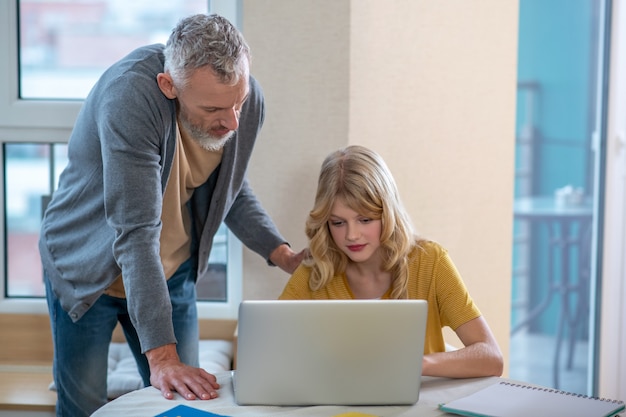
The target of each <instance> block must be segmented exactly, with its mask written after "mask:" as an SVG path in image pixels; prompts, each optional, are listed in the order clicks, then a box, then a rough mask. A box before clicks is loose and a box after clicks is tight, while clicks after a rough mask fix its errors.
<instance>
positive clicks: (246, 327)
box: [234, 300, 427, 405]
mask: <svg viewBox="0 0 626 417" xmlns="http://www.w3.org/2000/svg"><path fill="white" fill-rule="evenodd" d="M426 315H427V303H426V301H425V300H323V301H322V300H290V301H284V300H281V301H278V300H271V301H270V300H263V301H259V300H246V301H243V302H242V303H241V304H240V307H239V322H238V339H237V370H236V371H235V374H234V382H235V386H234V389H235V400H236V402H237V403H238V404H241V405H244V404H256V405H322V404H335V405H380V404H386V405H391V404H413V403H415V402H417V400H418V398H419V389H420V384H421V371H422V358H423V352H424V335H425V329H426Z"/></svg>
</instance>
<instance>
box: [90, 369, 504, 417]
mask: <svg viewBox="0 0 626 417" xmlns="http://www.w3.org/2000/svg"><path fill="white" fill-rule="evenodd" d="M215 376H216V377H217V381H218V382H219V383H220V385H221V388H220V390H219V394H220V397H219V398H216V399H213V400H208V401H200V400H196V401H187V400H185V399H183V398H182V397H180V396H178V395H176V398H175V399H173V400H166V399H165V398H163V396H162V395H161V392H160V391H158V390H157V389H156V388H153V387H148V388H144V389H141V390H138V391H133V392H130V393H128V394H125V395H123V396H121V397H119V398H117V399H116V400H114V401H111V402H110V403H108V404H106V405H105V406H104V407H102V408H100V409H99V410H98V411H96V412H95V413H94V414H93V415H92V417H104V416H124V417H133V416H137V417H151V416H155V415H157V414H160V413H162V412H164V411H167V410H169V409H170V408H173V407H174V406H176V405H178V404H186V405H188V406H190V407H194V408H198V409H201V410H207V411H210V412H212V413H216V414H222V415H225V416H255V417H257V416H319V417H332V416H335V415H337V414H340V413H347V412H349V411H359V412H362V413H369V414H373V415H376V416H381V417H391V416H394V417H395V416H403V417H409V416H420V417H431V416H450V414H446V413H444V412H441V411H439V410H438V408H437V406H438V405H439V404H441V403H445V402H448V401H451V400H454V399H457V398H461V397H464V396H466V395H469V394H472V393H474V392H476V391H478V390H480V389H482V388H484V387H486V386H488V385H491V384H494V383H497V382H499V381H503V380H504V379H503V378H496V377H489V378H471V379H447V378H432V377H424V379H423V381H422V389H421V391H420V396H419V401H418V402H417V403H416V404H414V405H412V406H363V407H348V406H309V407H267V406H238V405H237V404H236V403H235V399H234V396H233V386H232V379H231V372H230V371H227V372H220V373H216V374H215Z"/></svg>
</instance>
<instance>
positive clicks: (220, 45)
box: [163, 14, 250, 88]
mask: <svg viewBox="0 0 626 417" xmlns="http://www.w3.org/2000/svg"><path fill="white" fill-rule="evenodd" d="M163 54H164V55H165V68H164V71H165V72H167V73H169V74H170V75H171V77H172V79H173V81H174V84H175V85H177V86H178V87H179V88H182V87H184V86H185V84H186V82H187V79H188V77H189V76H190V74H191V73H192V72H193V71H194V70H196V69H199V68H203V67H206V66H208V67H210V68H211V69H212V70H213V72H214V73H215V74H216V75H217V76H218V78H219V80H220V81H221V82H222V83H224V84H227V85H234V84H237V82H239V80H240V79H241V78H242V77H247V76H248V74H249V65H250V48H249V47H248V44H247V43H246V41H245V39H244V38H243V35H242V34H241V32H239V30H237V28H236V27H235V26H233V25H232V23H230V22H229V21H228V20H227V19H225V18H224V17H222V16H219V15H216V14H211V15H206V14H196V15H193V16H189V17H187V18H184V19H182V20H181V21H180V22H179V23H178V25H176V27H175V28H174V29H173V30H172V34H171V35H170V37H169V39H168V41H167V44H166V45H165V50H164V51H163Z"/></svg>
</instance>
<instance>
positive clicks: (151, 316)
mask: <svg viewBox="0 0 626 417" xmlns="http://www.w3.org/2000/svg"><path fill="white" fill-rule="evenodd" d="M249 59H250V56H249V48H248V46H247V44H246V42H245V40H244V39H243V37H242V35H241V34H240V33H239V32H238V31H237V30H236V28H234V27H233V26H232V25H231V24H230V23H229V22H228V21H227V20H226V19H224V18H222V17H220V16H216V15H210V16H207V15H195V16H191V17H189V18H186V19H183V20H182V21H181V22H180V23H179V24H178V26H177V27H176V28H174V30H173V31H172V34H171V36H170V38H169V40H168V42H167V44H166V46H165V47H163V45H151V46H146V47H143V48H139V49H137V50H135V51H134V52H132V53H130V54H129V55H128V56H127V57H125V58H123V59H122V60H121V61H119V62H117V63H116V64H114V65H113V66H112V67H111V68H109V69H108V70H107V71H106V72H105V73H104V74H103V75H102V77H101V78H100V80H99V81H98V83H97V84H96V85H95V86H94V88H93V90H92V91H91V93H90V94H89V96H88V97H87V99H86V100H85V103H84V105H83V108H82V109H81V112H80V114H79V116H78V119H77V121H76V124H75V126H74V130H73V132H72V135H71V137H70V140H69V145H68V158H69V162H68V165H67V167H66V169H65V171H64V172H63V173H62V175H61V177H60V181H59V187H58V189H57V190H56V191H55V193H54V196H53V198H52V200H51V202H50V204H49V206H48V208H47V210H46V213H45V216H44V220H43V224H42V228H41V237H40V242H39V248H40V252H41V258H42V263H43V268H44V276H45V283H46V289H47V299H48V308H49V311H50V320H51V326H52V334H53V342H54V348H55V349H54V381H55V384H56V387H57V392H58V401H57V415H64V416H71V417H77V416H82V415H90V414H91V413H92V412H93V411H95V410H96V409H97V408H99V407H100V406H101V405H103V404H104V403H105V402H106V401H107V397H106V371H107V354H108V346H109V343H110V341H111V334H112V331H113V329H114V327H115V326H116V324H117V322H118V321H119V322H120V323H121V325H122V328H123V330H124V333H125V336H126V339H127V341H128V343H129V345H130V347H131V349H132V350H133V353H134V355H135V358H136V360H137V363H138V366H139V370H140V373H141V375H142V378H143V380H144V383H145V384H146V385H149V384H152V385H153V386H155V387H156V388H158V389H160V390H161V392H162V394H163V396H164V397H165V398H173V392H174V391H176V392H178V393H179V394H180V395H182V396H184V397H185V398H188V399H196V398H198V399H211V398H215V397H217V391H216V390H217V389H218V388H219V385H218V384H217V383H216V380H215V377H214V376H213V375H210V374H208V373H207V372H206V371H204V370H202V369H199V368H198V326H197V312H196V304H195V295H196V293H195V282H196V279H199V278H201V277H202V276H204V275H206V274H207V273H208V258H209V252H210V250H211V244H212V239H213V236H214V235H215V233H216V231H217V229H218V227H219V225H220V224H221V223H222V221H225V223H226V224H227V226H228V227H229V228H230V230H231V231H233V233H234V234H235V235H236V236H237V237H238V238H239V239H241V240H242V242H243V243H244V244H245V245H246V246H248V247H249V248H250V249H252V250H253V251H255V252H257V253H259V254H260V255H261V256H263V257H264V258H265V259H267V260H268V262H269V263H270V264H274V265H277V266H279V267H280V268H281V269H283V270H285V271H286V272H289V273H291V272H293V270H294V269H295V268H296V267H297V265H298V264H299V263H300V260H301V259H302V255H303V252H300V253H297V254H296V253H294V252H293V251H292V250H291V249H290V247H289V246H288V244H286V242H285V239H283V237H282V236H281V235H280V233H279V232H278V230H277V229H276V227H275V225H274V223H273V222H272V220H271V219H270V218H269V216H268V215H267V213H266V212H265V211H264V209H263V208H262V207H261V205H260V203H259V201H258V200H257V199H256V197H255V195H254V193H253V191H252V190H251V188H250V187H249V185H248V182H247V179H246V168H247V165H248V162H249V159H250V157H251V153H252V148H253V146H254V142H255V140H256V136H257V134H258V132H259V130H260V128H261V125H262V123H263V118H264V103H263V95H262V91H261V89H260V87H259V85H258V84H257V82H256V81H255V80H254V78H252V77H250V75H249Z"/></svg>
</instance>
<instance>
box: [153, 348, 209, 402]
mask: <svg viewBox="0 0 626 417" xmlns="http://www.w3.org/2000/svg"><path fill="white" fill-rule="evenodd" d="M146 357H147V358H148V363H149V364H150V383H151V384H152V386H153V387H155V388H157V389H159V390H161V394H163V397H165V398H166V399H168V400H171V399H173V398H174V391H175V392H178V393H179V394H180V395H182V396H183V397H184V398H185V399H187V400H195V399H196V398H199V399H201V400H210V399H213V398H217V389H219V387H220V385H219V384H218V383H217V380H216V379H215V376H214V375H211V374H210V373H208V372H207V371H205V370H204V369H201V368H194V367H192V366H188V365H185V364H183V363H182V362H181V361H180V359H179V357H178V353H176V345H175V344H170V345H164V346H161V347H158V348H154V349H151V350H149V351H147V352H146Z"/></svg>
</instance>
